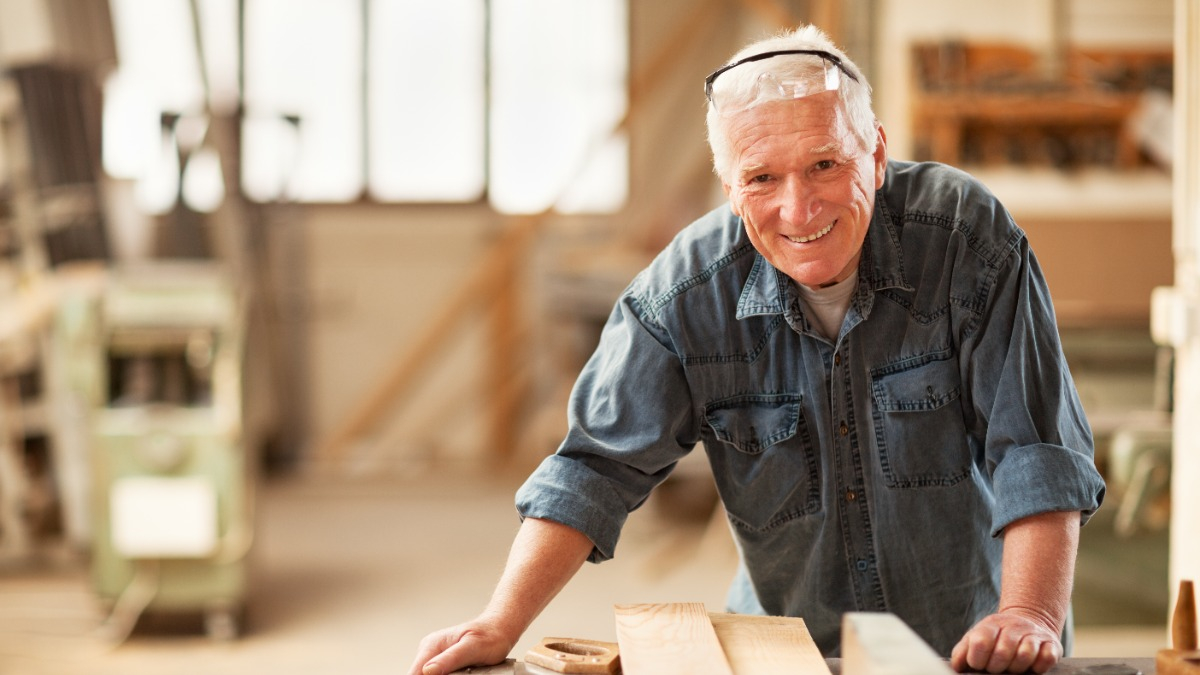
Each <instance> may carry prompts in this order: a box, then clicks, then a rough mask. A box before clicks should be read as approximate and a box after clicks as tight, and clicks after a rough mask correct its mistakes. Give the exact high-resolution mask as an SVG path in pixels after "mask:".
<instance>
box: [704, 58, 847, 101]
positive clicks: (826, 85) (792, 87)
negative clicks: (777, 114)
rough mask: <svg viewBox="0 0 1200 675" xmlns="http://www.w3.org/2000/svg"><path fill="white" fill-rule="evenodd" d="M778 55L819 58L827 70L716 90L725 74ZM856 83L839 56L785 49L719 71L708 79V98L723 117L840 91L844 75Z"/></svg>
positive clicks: (761, 78) (771, 75) (764, 75)
mask: <svg viewBox="0 0 1200 675" xmlns="http://www.w3.org/2000/svg"><path fill="white" fill-rule="evenodd" d="M777 56H816V57H819V58H820V59H821V62H822V63H823V64H824V66H825V67H824V68H823V69H821V70H820V71H817V70H811V71H809V73H810V74H808V75H777V74H775V73H770V72H766V73H761V74H759V76H758V77H756V78H754V79H753V80H752V81H751V82H749V83H745V82H743V83H740V84H741V86H732V85H731V86H729V87H720V86H718V87H716V89H715V90H714V83H715V82H716V81H717V78H718V77H720V76H721V74H722V73H724V72H726V71H728V70H732V69H733V68H737V67H738V66H740V65H743V64H746V63H753V62H755V61H762V60H763V59H769V58H773V57H777ZM843 73H844V74H845V75H846V76H847V77H849V78H850V79H852V80H854V81H855V82H857V81H858V78H857V77H855V76H854V73H852V72H850V71H849V70H847V69H846V67H845V66H844V65H842V60H841V59H839V58H838V57H837V56H834V55H833V54H830V53H829V52H826V51H821V50H818V49H782V50H779V51H773V52H763V53H761V54H753V55H751V56H747V57H746V58H744V59H739V60H737V61H734V62H733V63H728V64H725V65H723V66H721V67H720V68H717V69H716V70H714V71H713V72H712V73H710V74H709V76H708V77H706V78H704V97H705V98H706V99H708V102H709V104H711V105H712V106H713V107H714V108H716V110H717V111H718V112H720V113H722V114H726V113H732V112H737V111H740V110H745V109H747V108H750V107H753V106H755V105H758V104H759V103H765V102H767V101H787V100H792V99H797V98H804V97H805V96H812V95H813V94H819V93H821V92H825V91H836V90H837V89H838V87H840V86H841V83H842V78H841V76H842V74H843Z"/></svg>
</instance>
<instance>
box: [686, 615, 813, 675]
mask: <svg viewBox="0 0 1200 675" xmlns="http://www.w3.org/2000/svg"><path fill="white" fill-rule="evenodd" d="M708 616H709V618H710V619H711V620H712V625H713V628H714V629H715V630H716V632H717V639H718V640H719V641H720V643H721V647H722V648H723V649H724V651H725V657H726V658H727V659H728V660H729V664H730V665H731V666H732V667H733V672H734V673H736V675H778V674H779V673H798V674H803V675H829V666H828V665H827V664H826V663H825V657H823V656H821V650H819V649H817V644H816V643H815V642H813V639H812V635H811V634H809V632H808V626H806V625H805V624H804V619H800V618H794V617H781V616H751V615H746V614H724V613H721V612H710V613H709V615H708Z"/></svg>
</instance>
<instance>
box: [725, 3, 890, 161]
mask: <svg viewBox="0 0 1200 675" xmlns="http://www.w3.org/2000/svg"><path fill="white" fill-rule="evenodd" d="M785 49H812V50H820V51H825V52H829V53H830V54H833V55H834V56H836V57H837V58H838V59H840V60H841V62H842V66H844V67H845V68H846V70H847V71H848V72H850V73H853V74H854V77H855V78H857V79H858V81H857V82H854V81H851V79H850V78H848V77H844V76H843V77H842V78H841V86H839V87H838V90H837V91H838V100H839V101H840V102H841V106H842V110H843V111H844V112H845V113H846V115H847V118H848V119H849V126H850V131H851V132H852V133H853V134H854V136H855V138H857V139H858V140H859V141H860V142H861V143H862V147H863V149H864V150H869V149H871V148H873V147H874V145H875V125H876V121H875V113H874V112H873V111H872V109H871V86H870V85H869V84H868V83H867V78H866V77H864V76H863V74H862V71H860V70H859V69H858V66H857V65H855V64H854V62H853V61H851V60H850V59H849V58H848V57H847V56H846V55H845V54H844V53H843V52H842V51H841V50H840V49H838V48H837V47H836V46H834V44H833V41H832V40H830V39H829V36H827V35H826V34H825V33H824V31H822V30H821V29H820V28H817V27H816V26H812V25H808V26H801V27H799V28H796V29H795V30H790V31H785V32H783V33H780V34H779V35H776V36H774V37H770V38H766V39H763V40H759V41H757V42H754V43H752V44H750V45H747V46H746V47H744V48H742V50H741V51H739V52H738V53H737V54H734V55H733V58H731V59H730V60H729V61H728V63H734V62H736V61H739V60H741V59H744V58H746V57H748V56H753V55H754V54H762V53H765V52H771V51H779V50H785ZM823 68H824V64H823V63H821V62H820V61H818V60H816V59H786V58H784V59H780V58H766V59H762V60H760V61H753V62H750V63H745V64H742V65H739V66H737V67H736V68H732V69H730V70H728V71H726V72H724V73H722V74H721V76H720V77H719V78H718V80H717V81H718V82H720V84H721V87H720V97H721V99H722V101H723V102H724V101H726V100H733V101H738V100H741V101H743V102H748V101H749V100H750V99H752V98H753V96H754V94H753V91H754V89H755V87H756V83H757V82H758V80H759V78H760V77H762V76H763V75H766V74H770V75H774V76H776V77H781V78H787V77H814V76H818V75H820V74H821V73H820V72H817V70H818V69H821V70H822V71H823ZM715 95H716V94H714V96H715ZM726 120H728V115H723V114H722V113H721V112H720V111H718V110H717V106H716V105H714V104H713V103H712V101H709V102H708V114H707V115H706V122H707V125H708V145H709V148H711V149H712V154H713V169H714V170H715V171H716V173H717V175H718V176H720V177H721V180H722V181H726V182H728V177H729V170H730V162H731V161H732V157H731V153H732V150H731V148H730V142H729V138H728V137H727V133H726V131H727V130H726V125H725V121H726Z"/></svg>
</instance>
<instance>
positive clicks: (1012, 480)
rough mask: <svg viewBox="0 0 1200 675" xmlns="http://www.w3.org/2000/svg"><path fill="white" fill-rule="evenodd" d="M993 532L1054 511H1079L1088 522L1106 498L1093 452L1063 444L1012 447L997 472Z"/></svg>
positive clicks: (993, 478) (1081, 522) (995, 475)
mask: <svg viewBox="0 0 1200 675" xmlns="http://www.w3.org/2000/svg"><path fill="white" fill-rule="evenodd" d="M992 487H993V490H994V494H995V495H996V508H995V510H994V511H993V516H992V536H993V537H998V536H1000V534H1001V533H1002V532H1003V531H1004V528H1005V527H1008V525H1009V524H1010V523H1013V522H1015V521H1018V520H1020V519H1022V518H1027V517H1029V516H1033V515H1037V514H1039V513H1049V512H1052V511H1079V512H1080V513H1081V520H1080V524H1081V525H1083V524H1085V523H1087V521H1088V519H1090V518H1091V517H1092V514H1094V513H1095V512H1096V509H1098V508H1100V504H1101V502H1103V501H1104V479H1103V478H1101V477H1100V472H1098V471H1097V470H1096V466H1095V464H1094V463H1093V461H1092V458H1091V456H1089V455H1087V454H1084V453H1081V452H1077V451H1075V450H1071V449H1070V448H1064V447H1062V446H1059V445H1030V446H1025V447H1021V448H1015V449H1012V450H1009V451H1008V453H1007V454H1006V455H1005V457H1004V461H1002V462H1000V464H999V465H998V466H997V467H996V472H995V474H993V476H992Z"/></svg>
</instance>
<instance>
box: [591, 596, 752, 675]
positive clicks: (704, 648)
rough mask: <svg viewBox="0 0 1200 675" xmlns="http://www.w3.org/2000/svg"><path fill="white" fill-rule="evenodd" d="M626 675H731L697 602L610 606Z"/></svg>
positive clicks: (702, 610)
mask: <svg viewBox="0 0 1200 675" xmlns="http://www.w3.org/2000/svg"><path fill="white" fill-rule="evenodd" d="M613 610H614V612H615V614H616V619H617V644H618V645H620V648H621V670H622V672H623V673H624V674H625V675H662V674H663V673H688V675H733V670H731V669H730V667H729V662H728V661H727V660H726V659H725V653H724V652H723V651H722V650H721V643H720V641H719V640H717V633H716V631H715V630H714V629H713V625H712V622H711V621H709V618H708V611H707V610H705V608H704V604H703V603H699V602H687V603H661V604H654V603H645V604H634V605H615V606H614V607H613Z"/></svg>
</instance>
